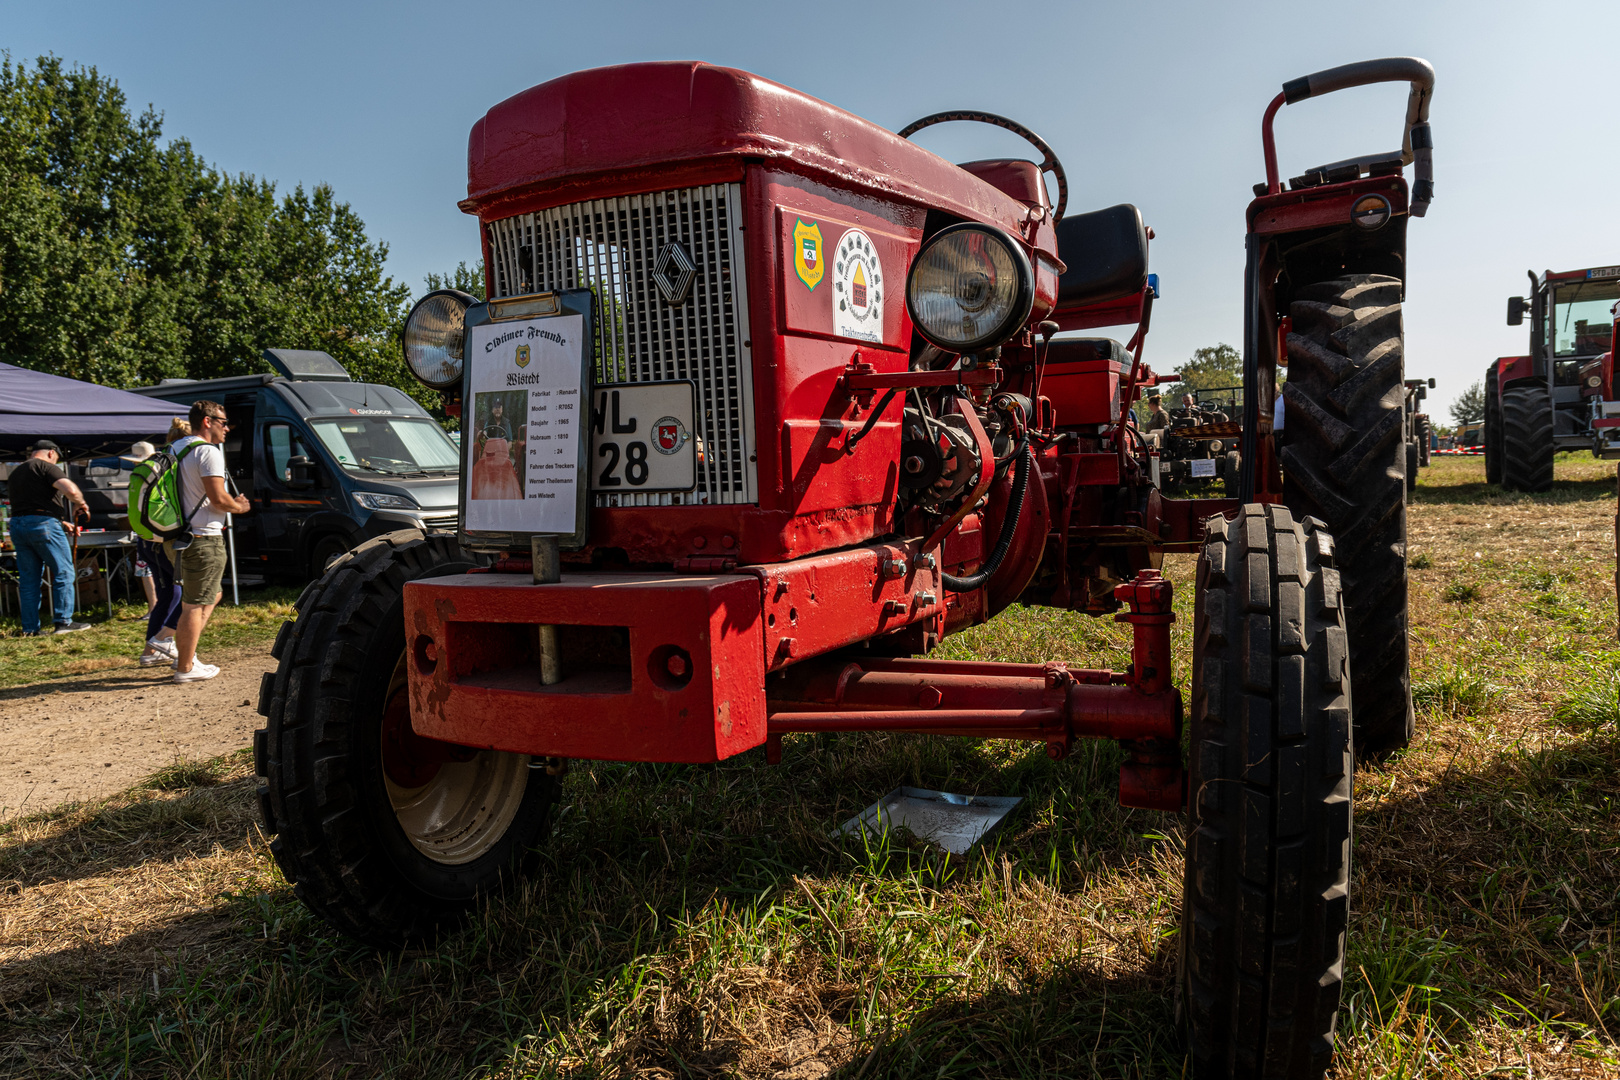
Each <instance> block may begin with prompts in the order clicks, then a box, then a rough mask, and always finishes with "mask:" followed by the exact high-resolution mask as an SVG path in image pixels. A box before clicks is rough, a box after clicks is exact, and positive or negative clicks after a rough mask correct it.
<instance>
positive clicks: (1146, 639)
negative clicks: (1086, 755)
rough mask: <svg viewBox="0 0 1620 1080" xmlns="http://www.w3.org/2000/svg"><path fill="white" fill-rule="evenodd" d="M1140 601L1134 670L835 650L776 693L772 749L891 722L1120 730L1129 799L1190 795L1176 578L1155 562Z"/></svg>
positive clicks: (1061, 745) (1105, 735)
mask: <svg viewBox="0 0 1620 1080" xmlns="http://www.w3.org/2000/svg"><path fill="white" fill-rule="evenodd" d="M1116 595H1118V596H1119V598H1120V599H1121V600H1123V601H1125V602H1126V603H1128V604H1130V605H1131V608H1132V610H1131V611H1130V612H1129V613H1125V614H1120V615H1117V616H1115V618H1117V619H1119V620H1120V621H1122V622H1129V623H1131V624H1132V629H1133V630H1134V631H1135V638H1136V640H1135V642H1134V644H1133V647H1132V649H1131V658H1132V662H1131V667H1130V670H1129V671H1124V672H1119V671H1107V670H1092V669H1084V668H1070V667H1068V666H1067V665H1065V664H1061V663H1057V662H1055V661H1054V662H1049V663H1046V664H1008V663H994V662H981V661H961V660H929V659H926V658H917V659H876V658H874V659H859V660H851V659H845V658H831V657H829V658H827V659H824V660H823V659H815V660H810V661H807V662H806V663H804V664H801V665H797V666H796V667H795V668H794V669H793V672H794V674H793V677H792V681H791V682H790V683H789V684H786V685H784V687H783V688H782V689H781V690H779V691H778V692H776V693H773V694H772V696H771V698H770V699H769V701H768V703H767V706H768V710H769V713H768V720H767V727H766V748H765V754H766V760H767V761H769V762H771V763H772V764H775V763H776V762H778V761H780V760H781V745H782V743H781V740H782V736H783V735H785V734H788V733H790V732H810V731H815V732H832V731H891V732H918V733H928V734H935V735H962V736H967V737H972V738H982V739H1025V740H1029V741H1031V742H1040V743H1045V744H1046V752H1047V754H1048V756H1050V757H1052V758H1053V759H1061V758H1064V757H1066V756H1068V753H1069V748H1070V746H1071V745H1072V743H1073V740H1074V739H1076V738H1091V739H1115V740H1117V741H1118V742H1119V743H1120V744H1121V745H1122V746H1124V747H1125V748H1126V750H1127V751H1128V752H1129V753H1130V755H1131V757H1130V760H1129V761H1127V762H1126V763H1125V764H1124V765H1123V766H1121V768H1120V778H1119V779H1120V782H1119V799H1120V802H1121V803H1123V804H1124V805H1126V806H1138V807H1143V808H1146V809H1152V810H1179V809H1180V808H1181V804H1182V788H1183V787H1184V782H1183V779H1182V776H1183V774H1182V768H1181V760H1180V754H1181V694H1180V692H1179V691H1178V690H1176V688H1175V684H1174V683H1173V682H1172V681H1171V679H1170V624H1171V623H1172V622H1173V621H1175V615H1174V614H1172V613H1171V610H1170V601H1171V587H1170V583H1169V582H1168V581H1165V580H1164V579H1163V578H1161V577H1159V575H1158V572H1157V571H1154V570H1143V571H1141V572H1139V573H1138V574H1137V577H1136V580H1135V581H1133V582H1130V583H1129V584H1126V585H1121V586H1119V588H1118V590H1117V593H1116Z"/></svg>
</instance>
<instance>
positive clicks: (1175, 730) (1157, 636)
mask: <svg viewBox="0 0 1620 1080" xmlns="http://www.w3.org/2000/svg"><path fill="white" fill-rule="evenodd" d="M1114 597H1115V598H1116V599H1118V600H1122V601H1124V602H1125V603H1127V604H1129V605H1130V606H1131V610H1130V611H1127V612H1121V613H1120V614H1118V615H1115V616H1114V621H1115V622H1128V623H1130V624H1131V629H1132V630H1133V631H1134V632H1135V633H1134V640H1133V641H1132V643H1131V666H1130V669H1129V671H1128V672H1127V674H1128V675H1129V676H1130V680H1131V681H1130V685H1131V688H1132V689H1133V690H1135V691H1136V692H1137V693H1139V694H1143V695H1145V696H1148V697H1152V698H1162V696H1163V695H1166V694H1168V695H1171V696H1173V697H1174V699H1175V721H1174V725H1173V727H1172V729H1171V731H1170V732H1168V733H1152V734H1147V733H1144V735H1143V736H1142V737H1140V738H1134V739H1121V740H1120V745H1121V746H1123V747H1124V748H1125V750H1126V752H1128V753H1129V754H1130V760H1128V761H1126V762H1125V764H1123V765H1121V766H1120V768H1119V801H1120V804H1121V805H1123V806H1140V807H1143V808H1146V809H1150V810H1180V809H1181V807H1182V805H1183V803H1184V801H1185V791H1184V788H1185V786H1186V778H1185V776H1184V774H1183V772H1182V768H1181V695H1180V694H1179V693H1178V692H1177V691H1176V689H1175V684H1174V682H1173V681H1172V680H1171V678H1170V655H1171V654H1170V624H1171V623H1173V622H1175V621H1176V616H1175V612H1174V611H1172V610H1171V601H1172V599H1173V589H1172V587H1171V585H1170V583H1169V582H1168V581H1166V580H1164V578H1162V577H1160V576H1159V572H1158V571H1157V570H1139V571H1137V573H1136V580H1134V581H1129V582H1126V583H1125V584H1123V585H1119V586H1116V587H1115V589H1114Z"/></svg>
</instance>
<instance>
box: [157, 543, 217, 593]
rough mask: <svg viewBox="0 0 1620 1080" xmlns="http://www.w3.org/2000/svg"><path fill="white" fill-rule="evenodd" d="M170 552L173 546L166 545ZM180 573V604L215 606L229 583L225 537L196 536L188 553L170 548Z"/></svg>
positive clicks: (187, 550)
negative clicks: (224, 585) (226, 575)
mask: <svg viewBox="0 0 1620 1080" xmlns="http://www.w3.org/2000/svg"><path fill="white" fill-rule="evenodd" d="M164 547H166V548H168V547H170V545H168V544H165V545H164ZM175 555H178V556H179V559H178V560H177V561H175V563H174V565H175V566H177V567H179V570H180V574H179V577H180V602H181V603H184V604H212V603H216V602H217V601H218V600H219V592H220V585H221V583H222V582H224V580H225V538H224V537H223V536H195V537H192V540H191V546H190V547H188V548H186V549H185V550H184V551H178V552H177V551H174V550H173V549H172V548H170V558H171V560H172V559H173V557H174V556H175Z"/></svg>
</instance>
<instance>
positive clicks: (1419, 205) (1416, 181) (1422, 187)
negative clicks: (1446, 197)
mask: <svg viewBox="0 0 1620 1080" xmlns="http://www.w3.org/2000/svg"><path fill="white" fill-rule="evenodd" d="M1433 201H1434V133H1433V132H1432V131H1431V130H1430V129H1429V125H1428V124H1415V125H1413V127H1412V206H1411V209H1410V211H1409V212H1410V213H1411V215H1412V216H1413V217H1422V216H1423V215H1424V214H1426V213H1428V210H1429V203H1431V202H1433Z"/></svg>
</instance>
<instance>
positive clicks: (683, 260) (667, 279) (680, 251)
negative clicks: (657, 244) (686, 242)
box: [652, 241, 697, 307]
mask: <svg viewBox="0 0 1620 1080" xmlns="http://www.w3.org/2000/svg"><path fill="white" fill-rule="evenodd" d="M652 278H653V284H654V285H657V286H658V291H659V292H660V293H662V294H663V296H664V302H665V303H666V304H669V305H670V306H671V307H679V306H680V305H681V304H684V303H686V298H687V296H688V295H689V294H690V293H691V292H692V282H693V280H695V279H696V278H697V263H695V262H693V261H692V256H690V255H688V254H687V253H686V249H685V248H683V247H681V245H680V244H678V243H676V242H674V241H671V242H670V243H668V244H665V245H664V249H663V250H662V251H660V252H659V253H658V258H657V259H656V260H654V261H653V276H652Z"/></svg>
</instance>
